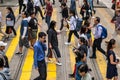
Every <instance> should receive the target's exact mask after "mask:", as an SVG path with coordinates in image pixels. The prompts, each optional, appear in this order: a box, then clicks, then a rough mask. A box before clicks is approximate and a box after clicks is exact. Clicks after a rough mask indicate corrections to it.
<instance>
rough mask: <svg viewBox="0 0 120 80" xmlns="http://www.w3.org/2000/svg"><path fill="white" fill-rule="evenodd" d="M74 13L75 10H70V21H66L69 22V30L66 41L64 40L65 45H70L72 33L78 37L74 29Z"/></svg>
mask: <svg viewBox="0 0 120 80" xmlns="http://www.w3.org/2000/svg"><path fill="white" fill-rule="evenodd" d="M76 18H77V17H76V15H75V11H70V21H68V23H69V24H70V31H69V34H68V41H67V42H65V45H70V44H71V43H70V42H71V36H72V34H73V33H74V35H75V36H76V37H77V39H79V35H78V33H77V31H76V30H75V28H76Z"/></svg>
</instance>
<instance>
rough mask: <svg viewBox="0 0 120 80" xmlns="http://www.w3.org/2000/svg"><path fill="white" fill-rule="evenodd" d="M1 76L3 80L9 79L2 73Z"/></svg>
mask: <svg viewBox="0 0 120 80" xmlns="http://www.w3.org/2000/svg"><path fill="white" fill-rule="evenodd" d="M0 75H1V76H2V78H3V79H4V80H7V78H6V77H5V75H4V74H3V73H1V72H0Z"/></svg>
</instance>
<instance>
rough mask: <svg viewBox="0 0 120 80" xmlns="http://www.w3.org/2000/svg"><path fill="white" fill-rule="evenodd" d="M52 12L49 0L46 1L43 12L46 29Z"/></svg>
mask: <svg viewBox="0 0 120 80" xmlns="http://www.w3.org/2000/svg"><path fill="white" fill-rule="evenodd" d="M52 12H53V7H52V4H51V3H50V0H47V1H46V10H45V15H46V17H45V21H46V23H47V25H48V27H49V26H50V21H51V16H52Z"/></svg>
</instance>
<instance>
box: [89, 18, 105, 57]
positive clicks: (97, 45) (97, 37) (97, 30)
mask: <svg viewBox="0 0 120 80" xmlns="http://www.w3.org/2000/svg"><path fill="white" fill-rule="evenodd" d="M94 26H95V34H94V41H93V46H92V51H93V54H92V56H91V57H90V58H94V59H96V48H97V49H98V50H99V51H100V52H101V53H103V54H104V55H105V56H106V52H105V51H104V50H103V49H102V48H101V43H102V40H103V38H101V34H102V27H101V24H100V18H99V17H96V18H95V20H94Z"/></svg>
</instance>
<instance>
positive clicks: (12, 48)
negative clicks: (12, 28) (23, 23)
mask: <svg viewBox="0 0 120 80" xmlns="http://www.w3.org/2000/svg"><path fill="white" fill-rule="evenodd" d="M19 31H20V27H19V28H18V30H17V36H16V37H15V38H13V39H12V41H11V43H10V46H9V47H8V50H7V51H6V56H7V57H8V60H9V62H10V60H11V59H12V57H13V55H14V51H15V50H16V47H17V45H18V41H19V35H20V32H19Z"/></svg>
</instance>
